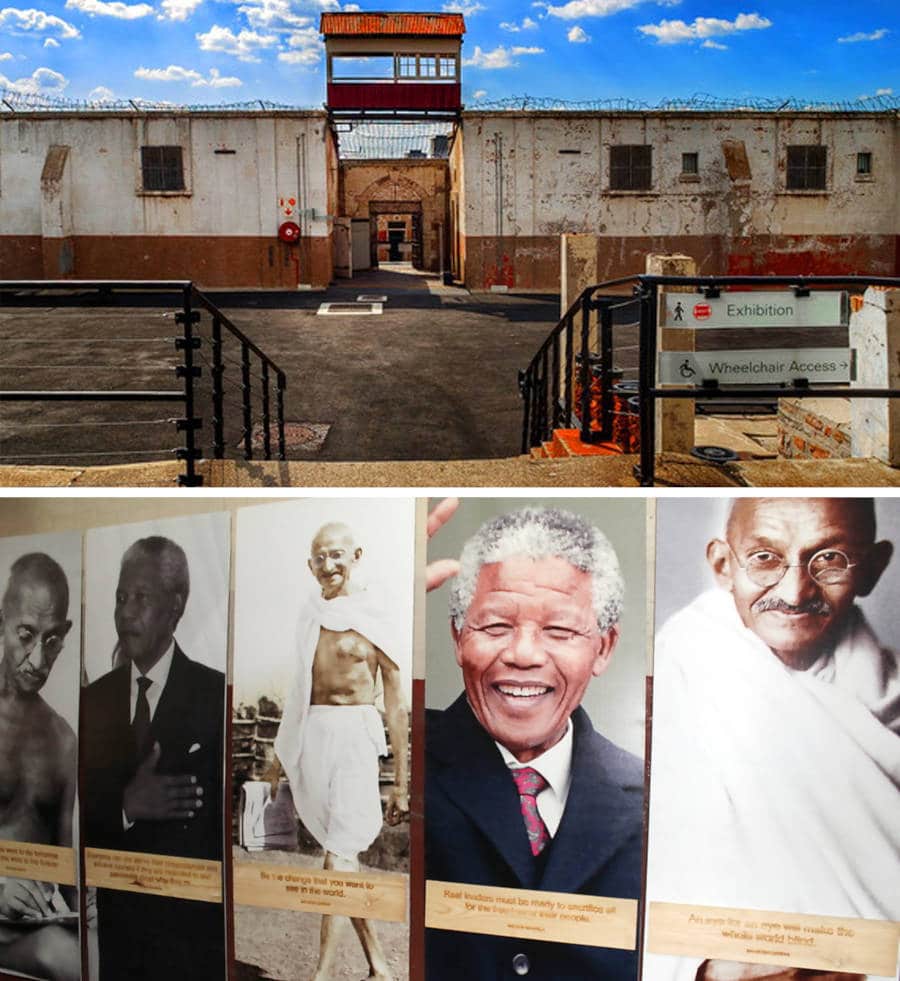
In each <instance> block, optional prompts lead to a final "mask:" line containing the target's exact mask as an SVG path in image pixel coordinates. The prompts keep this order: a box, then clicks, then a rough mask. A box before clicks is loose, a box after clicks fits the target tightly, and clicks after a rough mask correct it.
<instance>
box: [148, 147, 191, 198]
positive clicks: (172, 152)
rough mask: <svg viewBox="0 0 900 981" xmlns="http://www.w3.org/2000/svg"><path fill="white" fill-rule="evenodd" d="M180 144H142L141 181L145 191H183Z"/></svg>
mask: <svg viewBox="0 0 900 981" xmlns="http://www.w3.org/2000/svg"><path fill="white" fill-rule="evenodd" d="M181 153H182V151H181V147H180V146H142V147H141V181H142V184H143V189H144V190H145V191H183V190H184V166H183V164H182V159H181Z"/></svg>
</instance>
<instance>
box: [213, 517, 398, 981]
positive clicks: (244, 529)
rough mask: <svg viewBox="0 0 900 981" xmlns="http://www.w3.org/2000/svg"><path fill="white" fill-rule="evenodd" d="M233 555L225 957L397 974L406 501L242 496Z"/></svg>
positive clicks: (303, 970) (251, 965)
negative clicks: (230, 876) (251, 502)
mask: <svg viewBox="0 0 900 981" xmlns="http://www.w3.org/2000/svg"><path fill="white" fill-rule="evenodd" d="M235 556H236V557H235V618H234V658H233V678H234V691H233V711H232V720H231V725H232V788H233V794H232V801H231V806H232V815H233V822H232V827H233V839H232V854H233V860H234V898H235V910H234V935H235V956H236V960H237V966H236V969H237V970H240V971H259V972H263V973H265V975H266V976H267V977H272V978H279V979H285V981H288V979H299V978H307V977H311V976H312V975H313V974H314V973H315V972H316V970H317V965H318V966H319V969H320V970H325V969H326V968H323V967H322V965H330V967H328V968H327V970H328V971H329V977H333V978H341V979H344V978H347V979H356V978H358V977H362V976H364V975H365V974H366V973H367V972H368V971H369V970H370V966H371V965H375V966H374V967H372V970H375V971H376V972H377V973H379V974H384V975H385V976H390V977H393V978H396V979H398V981H405V979H406V978H407V977H408V972H409V967H408V965H409V953H408V951H409V927H408V915H407V909H408V874H409V854H410V844H409V824H408V821H409V757H410V745H409V742H410V702H411V691H412V644H413V598H414V581H415V577H414V559H415V502H414V501H413V500H412V499H409V498H407V499H387V498H385V499H380V500H368V499H364V498H327V499H325V498H317V499H307V500H298V501H291V502H286V503H277V504H267V505H260V506H258V507H247V508H242V509H241V510H240V511H239V513H238V516H237V538H236V552H235ZM346 916H350V917H354V918H355V919H354V926H356V929H355V930H353V929H351V928H350V926H349V925H348V924H347V923H346V921H345V920H344V919H343V917H346Z"/></svg>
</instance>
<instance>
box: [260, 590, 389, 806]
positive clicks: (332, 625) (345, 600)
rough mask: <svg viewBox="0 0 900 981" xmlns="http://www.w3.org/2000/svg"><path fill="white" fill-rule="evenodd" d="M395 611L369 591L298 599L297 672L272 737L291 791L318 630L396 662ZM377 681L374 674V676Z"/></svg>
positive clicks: (296, 773) (378, 593)
mask: <svg viewBox="0 0 900 981" xmlns="http://www.w3.org/2000/svg"><path fill="white" fill-rule="evenodd" d="M396 621H397V615H396V608H395V606H394V604H392V603H391V602H390V601H389V599H388V597H387V596H386V595H385V593H384V592H383V591H382V590H380V589H378V588H376V587H373V586H370V587H368V588H367V589H363V590H360V591H359V592H356V593H350V594H349V595H347V596H336V597H335V598H334V599H330V600H326V599H323V598H322V596H321V595H315V596H309V597H307V598H305V599H304V602H303V606H302V607H301V609H300V614H299V617H298V619H297V634H296V643H295V652H296V659H297V671H296V674H295V675H294V681H293V683H292V685H291V687H290V689H289V690H288V693H287V697H286V698H285V703H284V712H283V713H282V716H281V724H280V725H279V726H278V733H277V735H276V736H275V753H276V755H277V756H278V759H279V760H280V761H281V766H282V768H283V769H284V772H285V775H286V776H287V778H288V781H289V782H290V785H291V788H292V790H294V792H295V793H296V788H297V786H298V785H299V773H300V757H301V755H302V753H303V730H304V727H305V724H306V716H307V713H308V712H309V700H310V697H311V694H312V669H313V661H314V660H315V656H316V646H317V645H318V643H319V631H320V629H321V628H323V627H324V628H325V629H326V630H333V631H344V630H355V631H356V632H357V633H358V634H361V635H362V636H363V637H365V638H366V639H367V640H368V641H369V642H370V643H372V644H374V645H375V647H377V648H378V649H379V650H380V651H382V652H383V653H384V654H386V655H387V656H388V657H390V658H392V659H395V658H397V657H398V656H399V654H400V651H401V646H402V637H401V631H400V630H399V629H398V625H397V622H396ZM379 678H380V674H379Z"/></svg>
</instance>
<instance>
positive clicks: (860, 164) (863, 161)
mask: <svg viewBox="0 0 900 981" xmlns="http://www.w3.org/2000/svg"><path fill="white" fill-rule="evenodd" d="M856 174H857V176H858V177H871V176H872V154H871V153H870V152H869V151H868V150H865V151H862V152H860V153H857V155H856Z"/></svg>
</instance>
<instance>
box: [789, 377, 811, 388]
mask: <svg viewBox="0 0 900 981" xmlns="http://www.w3.org/2000/svg"><path fill="white" fill-rule="evenodd" d="M791 384H792V385H793V386H794V388H803V389H808V388H809V379H808V378H792V379H791Z"/></svg>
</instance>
